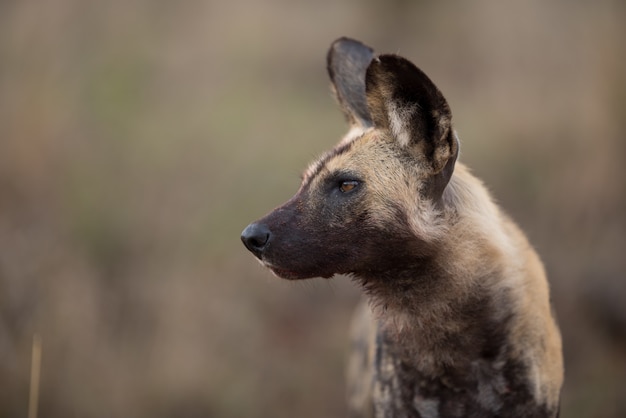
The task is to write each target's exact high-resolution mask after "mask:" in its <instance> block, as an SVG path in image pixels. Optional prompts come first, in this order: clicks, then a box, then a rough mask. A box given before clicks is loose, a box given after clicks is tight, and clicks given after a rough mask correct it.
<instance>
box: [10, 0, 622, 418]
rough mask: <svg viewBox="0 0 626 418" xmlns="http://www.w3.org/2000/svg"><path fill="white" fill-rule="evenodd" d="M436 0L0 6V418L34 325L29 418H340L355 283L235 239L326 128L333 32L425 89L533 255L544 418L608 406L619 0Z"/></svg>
mask: <svg viewBox="0 0 626 418" xmlns="http://www.w3.org/2000/svg"><path fill="white" fill-rule="evenodd" d="M457 3H458V2H455V3H454V4H453V3H448V2H427V1H415V2H411V1H406V0H395V1H387V2H383V1H374V0H367V1H363V2H357V1H347V2H335V1H331V0H320V1H317V2H305V1H286V0H263V1H252V0H242V1H232V2H226V1H222V2H217V1H208V2H202V1H183V2H165V1H148V0H138V1H134V2H127V1H122V0H110V1H106V2H105V1H102V2H95V1H78V0H51V1H45V2H44V1H28V0H26V1H14V0H9V1H3V2H1V3H0V416H1V417H21V416H26V415H27V411H28V393H29V376H30V362H31V347H32V342H33V336H34V335H39V336H40V337H41V341H42V363H41V364H42V367H41V382H40V396H39V416H40V417H51V418H55V417H88V418H91V417H94V418H98V417H103V418H104V417H156V418H161V417H162V418H166V417H172V418H173V417H220V418H221V417H225V418H230V417H251V418H255V417H271V418H292V417H301V418H308V417H311V418H313V417H316V418H318V417H331V418H332V417H343V416H345V412H346V411H345V406H344V386H343V367H344V362H345V353H346V350H347V337H346V332H347V327H348V323H349V320H350V313H351V310H352V309H353V307H354V305H355V303H356V302H357V300H358V297H359V296H358V295H359V293H358V291H357V289H355V287H354V286H353V284H352V283H351V282H350V281H349V279H347V278H345V277H338V278H335V279H334V280H332V281H323V280H320V279H316V280H312V281H307V282H300V283H287V282H284V281H280V280H278V279H276V278H274V277H272V276H271V275H270V273H269V272H267V271H265V270H264V269H262V268H261V267H260V266H259V265H258V264H257V263H256V262H255V260H254V259H253V257H252V256H251V255H250V254H249V253H247V251H246V250H245V249H244V248H243V246H242V245H241V243H240V241H239V234H240V232H241V230H242V229H243V228H244V227H245V226H246V225H247V224H248V222H250V221H252V220H254V219H256V218H258V217H260V216H261V215H262V214H264V213H265V212H267V211H268V210H270V209H271V208H273V207H274V206H276V205H278V204H279V203H281V202H282V201H284V200H286V199H287V198H288V197H290V196H291V194H292V193H294V192H295V190H296V189H297V187H298V183H299V174H300V172H301V170H303V169H304V168H305V166H306V164H307V163H308V162H309V161H311V160H312V159H314V158H315V156H316V155H318V154H319V153H321V152H322V151H323V150H325V149H327V148H329V147H330V146H331V145H332V144H333V143H334V142H335V141H336V140H338V138H339V137H340V136H341V135H342V134H343V133H344V131H345V129H346V127H345V125H344V121H343V119H342V116H341V114H340V112H339V110H338V108H337V106H336V105H335V103H334V101H333V99H332V98H331V95H330V90H329V87H328V81H327V76H326V70H325V54H326V50H327V48H328V46H329V44H330V43H331V42H332V41H333V40H334V39H335V38H337V37H339V36H342V35H349V36H352V37H356V38H359V39H361V40H363V41H365V42H366V43H368V44H370V45H372V46H374V47H375V48H376V49H377V51H380V52H397V53H401V54H402V55H404V56H406V57H409V58H410V59H411V60H412V61H414V62H415V63H416V64H417V65H418V66H420V67H421V68H422V69H423V70H424V71H426V73H427V74H429V75H430V76H431V78H432V79H433V80H434V81H435V82H436V83H437V84H438V85H439V87H440V88H441V90H442V91H443V92H444V94H445V95H446V96H447V98H448V100H449V102H450V104H451V107H452V111H453V114H454V121H455V127H456V129H457V130H458V132H459V135H460V137H461V140H462V157H461V158H462V160H464V161H465V162H466V163H467V164H469V165H470V166H471V167H473V169H474V171H475V172H476V173H477V174H478V175H479V176H480V177H482V178H483V179H484V180H485V182H486V183H487V184H488V185H489V187H490V188H491V189H492V190H493V192H494V194H495V195H496V196H497V198H498V200H499V202H500V203H501V204H502V206H504V207H505V208H506V210H508V211H509V212H510V213H511V214H512V215H513V217H514V218H515V219H516V220H517V221H518V222H519V223H520V224H521V225H522V227H523V228H524V229H525V230H526V231H527V233H528V234H529V236H530V238H531V240H532V242H533V243H534V244H535V246H536V247H537V249H538V251H539V253H540V254H541V255H542V257H543V259H544V261H545V264H546V267H547V270H548V272H549V276H550V280H551V283H552V289H553V299H554V304H555V308H556V312H557V315H558V317H559V320H560V323H561V326H562V330H563V335H564V343H565V358H566V368H567V376H566V384H565V387H564V389H563V398H562V416H564V417H574V418H577V417H594V418H595V417H616V418H617V417H624V416H626V282H625V277H624V276H625V271H626V268H625V267H626V251H625V249H626V184H625V183H626V181H625V178H626V169H625V164H624V161H625V159H626V138H625V134H624V131H625V129H626V48H625V46H624V45H625V42H624V40H625V39H626V25H625V24H624V21H625V18H626V6H625V4H624V2H621V1H618V0H613V1H611V0H598V1H594V2H587V1H566V0H556V1H552V2H542V1H539V0H531V1H527V2H517V3H514V4H505V3H504V2H498V1H495V0H479V1H475V2H471V3H469V2H466V3H462V4H457ZM507 3H508V2H507Z"/></svg>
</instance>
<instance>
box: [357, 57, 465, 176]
mask: <svg viewBox="0 0 626 418" xmlns="http://www.w3.org/2000/svg"><path fill="white" fill-rule="evenodd" d="M366 97H367V104H368V109H369V113H370V115H371V117H372V121H373V123H374V126H375V127H377V128H379V129H384V130H387V131H389V132H390V133H391V135H392V136H393V138H394V139H395V140H396V141H397V142H398V143H399V144H400V145H401V146H402V147H406V148H408V149H410V150H411V151H412V152H413V153H414V154H415V155H416V156H417V157H418V158H419V159H420V160H422V161H424V162H425V163H428V166H429V167H431V169H432V170H433V173H438V172H440V171H441V170H443V169H444V168H445V167H446V166H447V164H448V162H449V160H450V159H453V160H455V159H456V154H457V152H458V145H457V142H456V138H455V136H454V134H453V132H452V126H451V124H452V114H451V112H450V108H449V106H448V103H447V102H446V99H445V98H444V97H443V94H441V92H440V91H439V89H438V88H437V87H436V86H435V84H434V83H433V82H432V81H431V80H430V79H429V78H428V77H427V76H426V74H424V72H423V71H422V70H420V69H419V68H417V67H416V66H415V65H413V63H411V62H410V61H408V60H406V59H404V58H402V57H399V56H397V55H381V56H380V57H378V58H377V59H374V60H373V61H372V62H371V64H370V65H369V67H368V68H367V71H366Z"/></svg>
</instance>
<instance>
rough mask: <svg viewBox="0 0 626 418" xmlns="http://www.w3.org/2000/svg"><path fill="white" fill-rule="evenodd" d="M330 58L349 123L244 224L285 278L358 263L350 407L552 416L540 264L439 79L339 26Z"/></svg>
mask: <svg viewBox="0 0 626 418" xmlns="http://www.w3.org/2000/svg"><path fill="white" fill-rule="evenodd" d="M328 69H329V74H330V76H331V80H332V81H333V86H334V90H335V93H336V95H337V97H338V100H339V102H340V104H341V106H342V109H343V110H344V112H345V114H346V116H347V119H348V121H349V123H350V124H351V129H350V132H349V133H348V135H346V136H345V137H344V138H343V139H342V140H341V141H340V142H339V144H338V145H337V147H335V148H334V149H333V150H331V151H329V152H328V153H326V154H325V155H324V156H322V157H321V158H320V159H319V160H318V161H316V162H314V163H313V164H311V166H310V167H309V168H308V169H307V170H306V172H305V174H304V176H303V182H302V185H301V187H300V190H299V191H298V193H296V195H295V196H294V197H293V198H292V199H291V200H289V201H288V202H286V203H285V204H284V205H282V206H281V207H279V208H277V209H276V210H274V211H273V212H271V213H270V214H269V215H267V216H266V217H264V218H263V219H261V220H259V221H257V222H256V223H253V224H251V225H249V226H248V227H247V228H246V229H245V230H244V232H243V234H242V239H243V241H244V243H245V245H246V246H247V247H248V249H250V251H252V252H253V253H254V254H255V255H256V256H257V257H258V258H259V260H260V261H261V262H262V263H263V264H264V265H265V266H267V267H268V268H270V269H271V270H272V271H273V272H274V273H275V274H276V275H278V276H280V277H283V278H287V279H303V278H309V277H315V276H321V277H331V276H333V275H334V274H349V275H352V276H353V277H354V278H355V280H356V281H357V282H358V283H359V284H360V285H361V287H362V288H363V289H364V292H365V295H366V299H367V302H366V303H363V304H362V306H360V307H359V308H358V309H357V313H356V315H355V321H354V326H353V333H352V335H353V337H352V341H353V342H352V347H353V355H352V357H351V359H350V362H349V367H348V369H349V370H348V378H349V379H348V380H349V406H350V411H351V416H354V417H422V418H435V417H441V418H444V417H554V416H557V415H558V407H559V396H560V388H561V384H562V380H563V366H562V355H561V339H560V334H559V331H558V328H557V325H556V323H555V320H554V318H553V316H552V312H551V308H550V302H549V289H548V284H547V281H546V277H545V272H544V269H543V266H542V264H541V261H540V260H539V258H538V256H537V254H536V253H535V251H534V250H533V249H532V247H531V246H530V244H529V243H528V241H527V239H526V238H525V236H524V234H523V233H522V232H521V231H520V230H519V229H518V227H517V226H516V225H515V224H514V223H513V222H512V221H511V220H510V219H509V218H508V217H507V216H506V215H505V214H504V213H503V212H502V211H501V210H500V209H499V208H498V206H497V205H495V204H494V203H493V200H492V199H491V197H490V196H489V193H488V192H487V190H486V189H485V187H484V186H483V185H482V183H481V182H480V181H479V180H478V179H476V178H475V177H474V176H473V175H472V174H471V173H470V172H469V170H468V169H467V168H466V167H465V166H464V165H462V164H461V163H457V162H456V159H457V155H458V147H459V145H458V139H457V137H456V134H455V133H454V131H453V130H452V123H451V113H450V109H449V107H448V104H447V102H446V100H445V99H444V97H443V95H442V94H441V92H440V91H439V90H438V89H437V87H436V86H435V85H434V84H433V83H432V82H431V81H430V79H428V77H427V76H426V75H425V74H424V73H423V72H422V71H421V70H419V69H418V68H417V67H415V66H414V65H413V64H411V63H410V62H409V61H407V60H405V59H404V58H401V57H398V56H396V55H381V56H379V57H375V56H374V54H373V51H372V49H370V48H369V47H366V46H365V45H363V44H361V43H359V42H358V41H354V40H350V39H347V38H342V39H340V40H338V41H336V42H335V43H334V44H333V45H332V46H331V49H330V51H329V54H328Z"/></svg>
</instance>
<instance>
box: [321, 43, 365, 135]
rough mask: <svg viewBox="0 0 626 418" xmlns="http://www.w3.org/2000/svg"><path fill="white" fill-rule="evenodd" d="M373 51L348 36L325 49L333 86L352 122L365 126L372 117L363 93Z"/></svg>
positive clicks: (352, 123)
mask: <svg viewBox="0 0 626 418" xmlns="http://www.w3.org/2000/svg"><path fill="white" fill-rule="evenodd" d="M373 58H374V50H373V49H372V48H370V47H369V46H367V45H364V44H363V43H361V42H359V41H356V40H354V39H350V38H340V39H337V40H336V41H335V42H333V44H332V45H331V46H330V49H329V50H328V55H327V57H326V60H327V69H328V75H329V76H330V79H331V81H332V84H333V89H334V92H335V95H336V97H337V100H338V101H339V104H340V105H341V108H342V110H343V112H344V113H345V115H346V117H347V118H348V121H349V122H350V124H351V125H357V126H361V127H363V128H367V127H370V126H372V120H371V117H370V114H369V109H368V107H367V98H366V95H365V72H366V70H367V67H368V66H369V64H370V62H371V61H372V59H373Z"/></svg>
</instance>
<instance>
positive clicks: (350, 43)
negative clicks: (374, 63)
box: [326, 36, 374, 71]
mask: <svg viewBox="0 0 626 418" xmlns="http://www.w3.org/2000/svg"><path fill="white" fill-rule="evenodd" d="M353 51H359V52H360V53H363V51H368V52H369V53H370V54H372V55H373V54H374V50H373V49H372V48H371V47H369V46H367V45H365V44H364V43H363V42H361V41H357V40H356V39H352V38H348V37H347V36H342V37H341V38H338V39H335V40H334V41H333V43H332V44H330V48H329V49H328V53H327V54H326V63H327V64H328V69H329V71H330V70H331V69H332V66H333V62H334V60H335V57H337V56H349V55H351V53H354V52H353Z"/></svg>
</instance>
